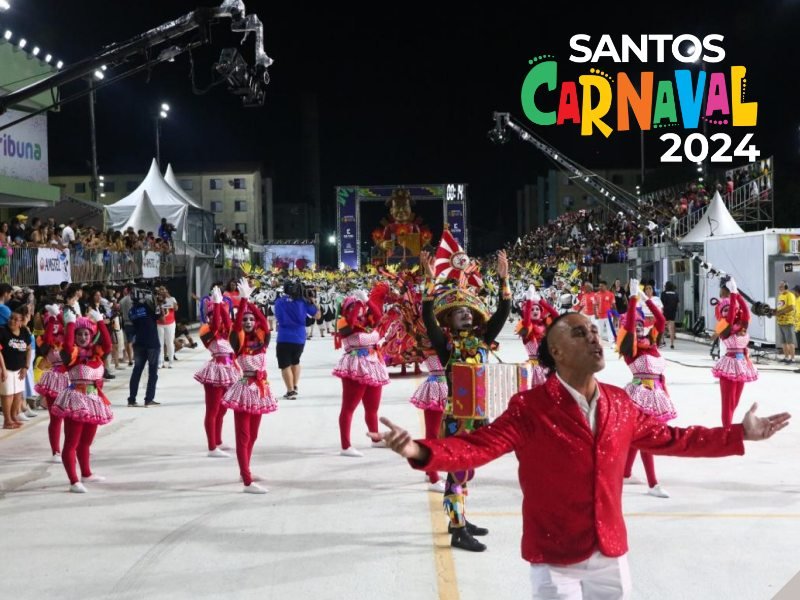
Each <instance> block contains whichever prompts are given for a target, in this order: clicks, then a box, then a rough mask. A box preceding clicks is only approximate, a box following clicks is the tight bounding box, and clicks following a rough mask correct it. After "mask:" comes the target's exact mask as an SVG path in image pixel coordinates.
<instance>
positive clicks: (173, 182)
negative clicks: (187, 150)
mask: <svg viewBox="0 0 800 600" xmlns="http://www.w3.org/2000/svg"><path fill="white" fill-rule="evenodd" d="M164 181H166V182H167V185H169V187H171V188H172V189H173V190H175V191H176V192H178V195H179V196H180V197H181V198H183V199H184V200H186V202H187V203H188V204H189V206H194V207H195V208H203V207H202V205H200V204H199V203H198V202H196V201H195V200H194V198H192V197H191V196H190V195H189V194H187V193H186V192H185V191H184V190H183V188H182V187H181V184H180V183H178V178H177V177H175V171H173V170H172V164H171V163H170V164H168V165H167V171H166V173H164Z"/></svg>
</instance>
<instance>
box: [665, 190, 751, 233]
mask: <svg viewBox="0 0 800 600" xmlns="http://www.w3.org/2000/svg"><path fill="white" fill-rule="evenodd" d="M734 233H744V230H743V229H742V228H741V227H739V224H738V223H737V222H736V220H735V219H734V218H733V217H732V216H731V213H729V212H728V209H727V208H725V203H724V202H723V201H722V196H720V195H719V192H716V193H715V194H714V197H713V198H712V199H711V204H709V205H708V208H706V211H705V212H704V213H703V216H702V217H700V220H699V221H698V222H697V224H696V225H695V226H694V227H692V230H691V231H690V232H689V233H687V234H686V235H685V236H684V237H683V238H681V242H680V243H681V244H702V243H703V242H704V241H705V240H707V239H708V238H710V237H719V236H723V235H732V234H734Z"/></svg>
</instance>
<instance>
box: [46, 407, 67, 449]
mask: <svg viewBox="0 0 800 600" xmlns="http://www.w3.org/2000/svg"><path fill="white" fill-rule="evenodd" d="M45 402H46V403H47V412H49V413H50V423H49V424H48V425H47V437H48V438H50V451H51V452H52V453H53V455H54V456H55V455H56V454H58V453H59V452H61V424H62V423H63V422H64V419H62V418H61V417H57V416H55V415H54V414H53V413H52V412H51V411H50V409H51V408H52V406H53V403H54V402H55V398H45Z"/></svg>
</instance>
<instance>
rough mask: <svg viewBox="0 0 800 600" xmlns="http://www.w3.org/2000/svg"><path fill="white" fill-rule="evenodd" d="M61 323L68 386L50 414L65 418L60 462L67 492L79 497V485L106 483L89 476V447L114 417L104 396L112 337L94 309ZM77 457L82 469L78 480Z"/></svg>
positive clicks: (70, 314) (70, 315)
mask: <svg viewBox="0 0 800 600" xmlns="http://www.w3.org/2000/svg"><path fill="white" fill-rule="evenodd" d="M64 323H65V324H66V333H65V334H64V347H63V349H62V351H61V359H62V362H63V363H64V364H66V365H67V370H68V373H69V380H70V385H69V387H67V388H66V389H64V390H62V391H61V393H59V394H58V396H57V397H56V399H55V402H54V403H53V407H52V409H51V412H52V413H53V414H54V415H55V416H56V417H60V418H61V419H64V449H63V451H62V462H63V463H64V469H65V470H66V472H67V477H69V483H70V487H69V491H70V492H76V493H79V494H82V493H85V492H86V488H85V487H84V485H83V483H81V482H83V481H103V480H105V477H101V476H100V475H95V474H93V473H92V468H91V464H90V451H89V448H90V447H91V445H92V441H93V440H94V436H95V434H96V433H97V426H98V425H105V424H106V423H110V422H111V419H113V418H114V415H113V413H112V412H111V402H109V400H108V398H106V396H105V394H103V368H104V365H103V357H104V356H105V355H106V354H108V353H109V352H111V335H110V334H109V333H108V329H107V328H106V325H105V323H104V322H103V316H102V315H101V314H100V313H99V312H98V311H96V310H90V311H89V313H88V318H87V317H78V316H77V315H76V314H75V313H74V312H73V311H71V310H65V311H64ZM98 334H99V335H98ZM76 457H77V461H78V463H79V464H80V468H81V479H80V480H78V473H77V470H76V468H75V459H76Z"/></svg>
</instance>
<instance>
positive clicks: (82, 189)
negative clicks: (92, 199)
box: [75, 183, 86, 194]
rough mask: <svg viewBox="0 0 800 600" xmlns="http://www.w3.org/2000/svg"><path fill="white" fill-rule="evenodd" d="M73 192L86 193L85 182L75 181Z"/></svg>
mask: <svg viewBox="0 0 800 600" xmlns="http://www.w3.org/2000/svg"><path fill="white" fill-rule="evenodd" d="M75 193H76V194H85V193H86V184H85V183H76V184H75Z"/></svg>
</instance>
